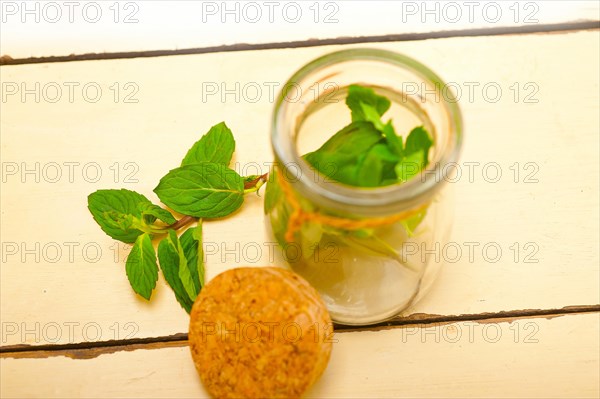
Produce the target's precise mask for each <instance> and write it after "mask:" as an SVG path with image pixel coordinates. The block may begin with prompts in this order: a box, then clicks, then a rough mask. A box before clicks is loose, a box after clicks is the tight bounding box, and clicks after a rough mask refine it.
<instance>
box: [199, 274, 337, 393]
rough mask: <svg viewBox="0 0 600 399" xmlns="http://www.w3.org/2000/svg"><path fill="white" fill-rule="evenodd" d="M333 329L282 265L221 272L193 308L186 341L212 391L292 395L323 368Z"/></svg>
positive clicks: (307, 289) (312, 296) (306, 288)
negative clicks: (187, 340) (279, 266)
mask: <svg viewBox="0 0 600 399" xmlns="http://www.w3.org/2000/svg"><path fill="white" fill-rule="evenodd" d="M332 334H333V328H332V324H331V319H330V317H329V314H328V313H327V309H326V307H325V304H324V303H323V301H322V300H321V298H320V297H319V294H318V293H317V292H316V290H315V289H314V288H313V287H311V286H310V285H309V284H308V283H307V282H306V281H305V280H303V279H302V278H301V277H300V276H298V275H296V274H294V273H292V272H290V271H287V270H285V269H281V268H273V267H259V268H257V267H243V268H237V269H232V270H229V271H226V272H224V273H221V274H220V275H218V276H216V277H215V278H214V279H213V280H212V281H210V282H209V283H208V284H207V285H206V286H205V287H204V288H203V289H202V292H201V293H200V295H198V298H197V299H196V302H195V304H194V306H193V308H192V312H191V319H190V332H189V342H190V349H191V352H192V358H193V360H194V363H195V365H196V369H197V370H198V373H199V375H200V378H201V380H202V382H203V383H204V385H205V387H206V389H207V390H208V391H209V392H210V394H211V395H212V396H214V397H216V398H298V397H300V396H301V395H302V393H303V392H305V391H306V390H307V389H308V388H309V387H310V386H311V385H312V384H313V383H314V382H315V381H316V380H317V379H318V378H319V376H320V375H321V374H322V373H323V370H324V369H325V367H326V366H327V363H328V361H329V357H330V354H331V348H332V344H331V340H332Z"/></svg>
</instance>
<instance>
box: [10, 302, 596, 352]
mask: <svg viewBox="0 0 600 399" xmlns="http://www.w3.org/2000/svg"><path fill="white" fill-rule="evenodd" d="M597 312H600V305H578V306H566V307H563V308H561V309H523V310H512V311H502V312H493V313H479V314H463V315H451V316H443V315H436V314H424V313H415V314H412V315H410V316H407V317H396V318H394V319H391V320H389V321H387V322H385V323H380V324H375V325H370V326H365V327H356V326H343V325H336V326H335V331H334V332H335V333H344V332H357V331H381V330H388V329H392V328H406V327H415V326H438V325H444V324H450V323H457V322H465V321H472V322H477V323H512V322H513V321H515V320H518V319H528V318H546V319H553V318H555V317H561V316H566V315H573V314H582V313H597ZM187 339H188V334H187V333H177V334H173V335H169V336H163V337H150V338H133V339H127V340H110V341H99V342H80V343H72V344H57V345H10V346H4V347H0V358H15V359H23V358H48V357H54V356H65V357H70V358H72V359H92V358H95V357H98V356H100V355H104V354H110V353H114V352H119V351H127V352H130V351H134V350H138V349H162V348H170V347H184V346H187V345H188V342H187Z"/></svg>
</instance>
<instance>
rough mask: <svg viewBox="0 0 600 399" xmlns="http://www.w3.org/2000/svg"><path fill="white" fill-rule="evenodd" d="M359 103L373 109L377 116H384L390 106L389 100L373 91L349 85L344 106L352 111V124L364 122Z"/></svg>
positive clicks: (362, 111)
mask: <svg viewBox="0 0 600 399" xmlns="http://www.w3.org/2000/svg"><path fill="white" fill-rule="evenodd" d="M361 103H362V104H365V105H370V106H371V107H373V108H374V109H375V110H376V112H377V114H379V116H381V115H383V114H385V112H386V111H387V110H388V109H389V108H390V105H391V102H390V100H388V99H387V98H386V97H383V96H379V95H377V94H375V91H374V90H373V89H371V88H368V87H363V86H359V85H350V86H349V87H348V96H347V97H346V105H347V106H348V108H350V110H351V111H352V122H356V121H363V120H366V117H365V114H364V110H363V108H362V105H361Z"/></svg>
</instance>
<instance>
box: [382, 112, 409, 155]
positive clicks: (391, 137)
mask: <svg viewBox="0 0 600 399" xmlns="http://www.w3.org/2000/svg"><path fill="white" fill-rule="evenodd" d="M382 133H383V135H384V136H385V138H386V139H387V143H388V146H389V147H390V150H392V152H394V153H395V154H396V155H398V156H402V154H403V152H404V150H403V148H402V137H400V136H398V135H397V134H396V130H394V125H392V120H391V119H390V120H389V121H388V123H386V125H385V126H384V127H383V130H382Z"/></svg>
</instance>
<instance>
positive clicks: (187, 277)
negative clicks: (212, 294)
mask: <svg viewBox="0 0 600 399" xmlns="http://www.w3.org/2000/svg"><path fill="white" fill-rule="evenodd" d="M163 241H165V242H166V243H167V244H168V245H169V246H170V247H171V251H172V252H174V253H176V255H177V260H178V268H177V275H178V276H179V279H180V280H181V283H182V284H183V288H184V289H185V292H186V293H187V294H188V296H189V298H190V299H191V300H192V301H194V300H195V299H196V296H198V292H199V288H198V286H197V284H195V283H194V279H193V277H192V272H191V271H190V265H188V262H187V258H186V257H185V253H184V251H183V246H182V245H181V242H180V241H179V238H178V237H177V233H175V231H174V230H169V235H168V236H167V237H166V238H165V239H163Z"/></svg>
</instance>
